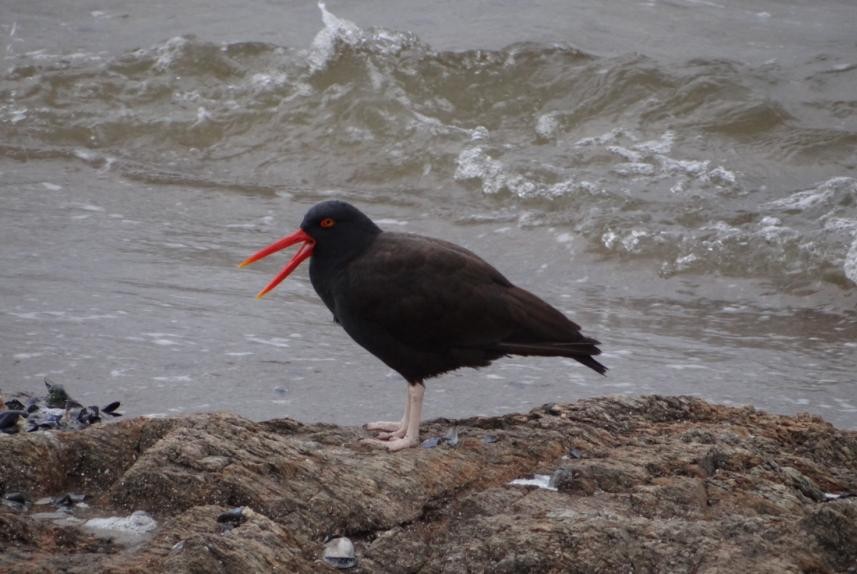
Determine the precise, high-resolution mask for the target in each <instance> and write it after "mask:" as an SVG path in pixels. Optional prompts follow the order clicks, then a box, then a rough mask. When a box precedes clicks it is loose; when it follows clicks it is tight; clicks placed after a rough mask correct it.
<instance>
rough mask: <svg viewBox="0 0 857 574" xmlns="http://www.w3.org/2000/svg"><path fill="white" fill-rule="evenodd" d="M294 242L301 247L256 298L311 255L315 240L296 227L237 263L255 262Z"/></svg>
mask: <svg viewBox="0 0 857 574" xmlns="http://www.w3.org/2000/svg"><path fill="white" fill-rule="evenodd" d="M295 243H303V245H301V248H300V249H298V252H297V253H295V256H294V257H292V259H291V261H289V262H288V263H287V264H286V266H285V267H283V270H282V271H280V272H279V273H278V274H277V276H276V277H274V278H273V279H271V282H270V283H268V284H267V285H266V286H265V288H264V289H262V290H261V291H259V294H258V295H256V299H261V298H262V297H264V296H265V295H266V294H267V293H268V292H269V291H271V290H273V289H274V287H276V286H277V285H279V284H280V283H282V281H283V280H284V279H285V278H286V277H288V276H289V275H290V274H291V273H292V271H294V270H295V269H297V268H298V265H300V264H301V263H302V262H303V260H304V259H308V258H309V256H310V255H312V250H313V248H314V247H315V240H314V239H313V238H312V237H310V236H309V235H307V233H306V232H305V231H304V230H303V229H298V230H297V231H295V232H294V233H292V234H291V235H287V236H285V237H283V238H282V239H280V240H279V241H275V242H274V243H272V244H270V245H269V246H267V247H265V248H264V249H260V250H259V251H257V252H256V253H254V254H253V255H251V256H250V257H248V258H247V259H245V260H244V261H242V262H241V264H240V265H238V266H239V267H246V266H247V265H250V264H251V263H255V262H256V261H259V260H260V259H263V258H265V257H267V256H268V255H270V254H271V253H274V252H276V251H279V250H281V249H285V248H286V247H289V246H291V245H294V244H295Z"/></svg>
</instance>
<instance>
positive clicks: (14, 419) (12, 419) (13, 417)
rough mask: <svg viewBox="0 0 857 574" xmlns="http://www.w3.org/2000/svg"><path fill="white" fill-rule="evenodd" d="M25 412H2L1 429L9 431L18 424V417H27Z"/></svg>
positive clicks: (0, 413)
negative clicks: (8, 429)
mask: <svg viewBox="0 0 857 574" xmlns="http://www.w3.org/2000/svg"><path fill="white" fill-rule="evenodd" d="M26 416H27V413H26V412H25V411H0V429H7V428H11V427H13V426H15V425H16V424H18V417H26Z"/></svg>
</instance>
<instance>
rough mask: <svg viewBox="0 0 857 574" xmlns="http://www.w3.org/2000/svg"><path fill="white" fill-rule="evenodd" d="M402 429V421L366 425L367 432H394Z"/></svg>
mask: <svg viewBox="0 0 857 574" xmlns="http://www.w3.org/2000/svg"><path fill="white" fill-rule="evenodd" d="M400 428H402V421H378V422H374V423H366V430H372V431H387V432H394V431H397V430H399V429H400Z"/></svg>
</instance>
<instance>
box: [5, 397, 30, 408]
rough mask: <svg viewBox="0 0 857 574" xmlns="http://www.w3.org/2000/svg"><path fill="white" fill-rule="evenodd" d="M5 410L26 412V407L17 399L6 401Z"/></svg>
mask: <svg viewBox="0 0 857 574" xmlns="http://www.w3.org/2000/svg"><path fill="white" fill-rule="evenodd" d="M5 404H6V408H7V409H9V410H10V411H25V410H27V405H25V404H24V403H22V402H21V401H19V400H18V399H9V400H8V401H6V403H5Z"/></svg>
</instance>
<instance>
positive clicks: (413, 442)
mask: <svg viewBox="0 0 857 574" xmlns="http://www.w3.org/2000/svg"><path fill="white" fill-rule="evenodd" d="M425 391H426V388H425V386H424V385H423V383H422V381H420V382H417V383H414V384H410V383H408V406H407V409H406V410H405V415H406V418H407V425H406V428H405V434H404V436H396V437H395V438H393V437H392V436H391V437H389V438H390V439H391V440H387V441H384V440H378V439H364V440H363V441H362V442H364V443H366V444H370V445H372V446H379V447H382V448H386V449H387V450H390V451H395V450H402V449H404V448H411V447H415V446H417V445H419V444H420V422H421V420H422V415H423V396H424V395H425ZM393 434H394V435H395V433H393Z"/></svg>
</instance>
